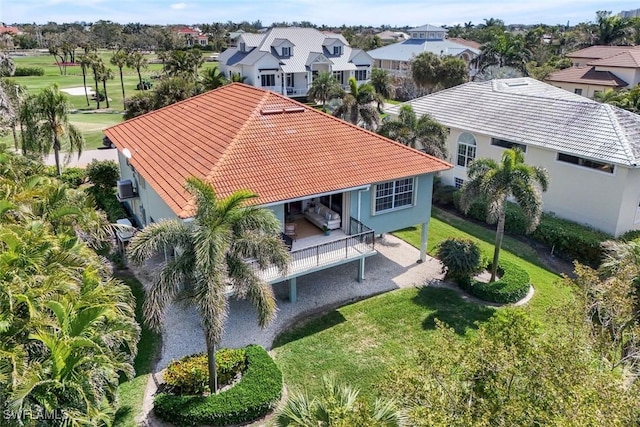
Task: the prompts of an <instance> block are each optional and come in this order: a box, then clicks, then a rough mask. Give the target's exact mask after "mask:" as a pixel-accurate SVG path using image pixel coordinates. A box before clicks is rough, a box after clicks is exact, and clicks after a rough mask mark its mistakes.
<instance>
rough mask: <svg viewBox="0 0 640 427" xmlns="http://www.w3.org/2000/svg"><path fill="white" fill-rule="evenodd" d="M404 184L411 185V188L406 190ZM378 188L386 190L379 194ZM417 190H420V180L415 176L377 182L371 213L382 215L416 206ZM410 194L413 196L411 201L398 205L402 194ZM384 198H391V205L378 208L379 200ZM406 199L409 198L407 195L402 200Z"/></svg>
mask: <svg viewBox="0 0 640 427" xmlns="http://www.w3.org/2000/svg"><path fill="white" fill-rule="evenodd" d="M382 186H384V187H386V188H385V189H382V188H381V187H382ZM403 186H408V187H410V189H409V190H404V189H403ZM378 190H381V191H385V190H386V192H385V193H384V194H378ZM417 190H418V180H417V179H416V177H415V176H412V177H408V178H401V179H395V180H392V181H385V182H381V183H378V184H376V185H375V188H374V189H373V194H372V196H373V200H372V203H371V211H372V212H371V214H372V215H380V214H385V213H388V212H395V211H399V210H402V209H408V208H412V207H414V206H415V204H416V195H417V193H418V191H417ZM409 194H410V198H411V201H410V203H403V204H400V205H398V206H397V205H396V204H397V203H398V198H399V197H400V196H404V195H409ZM383 198H384V199H387V198H390V202H391V207H387V208H385V209H380V210H378V200H379V199H383ZM406 200H407V199H406V197H405V198H403V199H402V201H406Z"/></svg>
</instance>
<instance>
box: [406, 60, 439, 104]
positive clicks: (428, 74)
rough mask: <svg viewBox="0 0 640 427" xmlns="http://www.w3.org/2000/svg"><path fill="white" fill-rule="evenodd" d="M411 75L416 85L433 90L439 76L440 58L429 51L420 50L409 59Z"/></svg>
mask: <svg viewBox="0 0 640 427" xmlns="http://www.w3.org/2000/svg"><path fill="white" fill-rule="evenodd" d="M411 77H413V81H414V82H415V83H416V85H418V86H420V87H423V88H425V89H426V90H427V94H429V93H431V92H433V90H434V89H435V88H436V86H438V83H439V78H440V58H439V57H438V56H437V55H435V54H433V53H431V52H422V53H421V54H419V55H417V56H416V57H415V58H413V60H411Z"/></svg>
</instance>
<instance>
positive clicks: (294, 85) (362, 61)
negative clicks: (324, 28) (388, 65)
mask: <svg viewBox="0 0 640 427" xmlns="http://www.w3.org/2000/svg"><path fill="white" fill-rule="evenodd" d="M236 43H237V46H236V47H232V48H229V49H227V50H225V51H224V52H222V53H221V54H220V56H219V57H218V61H219V67H220V71H221V72H222V73H224V75H226V76H227V77H230V76H231V75H234V74H240V75H241V76H243V77H245V78H246V79H245V80H244V83H246V84H249V85H252V86H255V87H259V88H262V89H267V90H271V91H274V92H278V93H280V94H283V95H287V96H289V97H293V98H296V97H304V96H306V94H307V91H308V90H309V87H311V83H312V82H313V79H314V78H315V77H316V76H317V75H318V74H319V73H322V72H331V73H333V75H334V77H336V79H337V80H338V81H339V82H340V84H342V85H343V87H344V88H345V89H348V88H349V85H348V82H349V78H351V77H354V78H355V79H356V80H357V81H358V84H362V83H366V82H368V81H369V79H370V77H371V67H372V65H373V59H372V58H371V57H370V56H369V55H368V54H367V53H366V52H365V51H363V50H362V49H355V48H352V47H350V46H349V43H347V40H346V39H345V38H344V37H343V36H342V35H340V34H325V33H322V32H320V31H318V30H316V29H314V28H271V29H270V30H268V31H267V32H266V33H264V34H251V33H242V34H240V35H239V36H238V39H237V42H236Z"/></svg>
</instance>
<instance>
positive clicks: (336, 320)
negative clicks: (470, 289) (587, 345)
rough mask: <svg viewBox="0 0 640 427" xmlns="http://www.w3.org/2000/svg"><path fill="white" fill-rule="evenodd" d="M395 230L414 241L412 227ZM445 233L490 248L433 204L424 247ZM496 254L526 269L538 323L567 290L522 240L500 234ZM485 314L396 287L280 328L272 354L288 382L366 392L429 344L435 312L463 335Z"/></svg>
mask: <svg viewBox="0 0 640 427" xmlns="http://www.w3.org/2000/svg"><path fill="white" fill-rule="evenodd" d="M396 234H397V235H399V236H400V237H402V238H403V239H405V240H407V241H408V242H410V243H412V244H414V245H416V246H417V244H419V240H420V231H419V229H417V228H411V229H407V230H403V231H401V232H398V233H396ZM450 236H456V237H464V238H471V239H474V240H477V241H478V242H479V243H480V245H481V248H482V250H483V251H484V252H485V253H486V254H490V253H491V250H492V246H491V245H492V244H491V243H489V242H491V241H492V240H493V235H492V233H491V232H490V231H489V230H486V229H484V228H483V227H480V226H477V225H475V224H471V223H468V222H466V221H463V220H460V219H458V218H457V217H453V216H450V215H448V214H446V213H443V212H441V211H439V210H436V209H434V212H433V217H432V220H431V223H430V227H429V251H430V252H433V249H434V248H435V246H436V245H437V244H438V242H440V241H442V240H443V239H446V238H448V237H450ZM516 253H517V254H518V255H520V257H518V256H516V255H515V254H516ZM502 256H504V259H509V260H511V261H512V262H517V263H518V264H519V265H521V266H522V267H523V268H525V269H526V270H527V271H528V272H529V274H530V275H531V278H532V282H533V284H534V286H535V288H536V295H535V296H534V298H533V299H532V301H531V302H530V303H529V307H530V308H529V309H530V310H531V312H532V314H533V315H534V316H535V317H536V318H537V319H539V320H540V321H541V322H544V321H545V312H546V310H547V308H549V307H551V306H554V305H556V304H558V303H560V302H562V301H565V300H566V299H567V298H569V297H570V291H569V289H567V288H565V287H563V286H561V285H559V284H556V281H557V279H558V278H559V276H558V275H557V274H555V273H553V272H550V271H548V270H546V269H545V268H543V267H541V266H540V265H539V263H538V260H537V257H536V254H535V252H534V251H533V250H532V249H531V248H529V247H528V246H526V245H524V244H523V243H521V242H518V241H515V240H513V239H510V238H505V242H504V251H503V255H502ZM492 313H493V309H491V308H488V307H485V306H481V305H476V304H472V303H467V302H465V301H463V300H462V299H461V298H460V297H459V296H458V294H457V293H456V292H454V291H451V290H446V289H439V288H429V287H428V288H423V289H402V290H397V291H392V292H389V293H386V294H383V295H379V296H376V297H373V298H370V299H367V300H364V301H360V302H357V303H354V304H350V305H347V306H344V307H341V308H339V309H337V310H333V311H331V312H330V313H328V314H326V315H325V316H323V317H320V318H317V319H313V320H311V321H310V322H308V323H306V324H305V325H304V326H302V327H301V328H299V329H296V330H293V331H289V332H287V333H285V334H284V335H282V336H281V337H279V339H278V340H277V341H276V343H275V345H274V354H275V359H276V362H277V363H278V365H279V366H280V368H281V369H282V371H283V373H284V377H285V382H286V384H287V385H288V386H290V387H291V386H293V387H301V386H303V385H304V386H306V387H307V388H308V389H310V390H311V392H314V391H318V389H319V385H320V379H321V378H322V375H323V374H325V373H334V374H335V375H336V376H337V377H338V378H340V379H341V380H344V381H347V382H349V383H351V384H353V385H355V386H357V387H359V388H361V390H362V393H363V394H364V395H367V396H370V397H371V396H376V395H379V394H380V393H381V392H382V390H383V389H384V377H385V375H386V373H387V372H388V368H389V367H391V366H394V365H397V364H400V363H409V364H412V363H413V360H414V355H415V349H416V347H418V346H420V345H425V344H426V345H428V344H429V342H430V339H431V337H432V333H433V329H434V325H435V323H434V320H435V319H436V318H437V319H440V320H441V321H443V322H444V323H445V324H447V325H449V326H451V327H452V328H454V329H455V330H456V332H457V333H458V334H459V335H460V336H461V337H464V335H465V333H467V332H469V331H473V330H474V329H475V328H476V326H475V322H482V321H485V320H486V319H488V318H489V317H490V316H491V315H492Z"/></svg>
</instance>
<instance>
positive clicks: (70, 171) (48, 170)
mask: <svg viewBox="0 0 640 427" xmlns="http://www.w3.org/2000/svg"><path fill="white" fill-rule="evenodd" d="M44 173H45V174H46V175H47V176H50V177H52V178H57V179H59V180H60V181H62V182H63V183H65V184H67V186H69V187H70V188H78V187H80V186H81V185H82V184H84V180H85V178H86V174H85V171H84V169H82V168H65V169H63V170H62V175H61V176H58V172H57V171H56V167H55V166H45V169H44Z"/></svg>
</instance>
